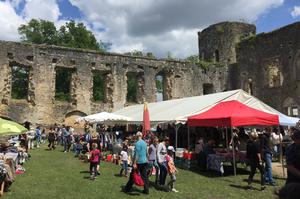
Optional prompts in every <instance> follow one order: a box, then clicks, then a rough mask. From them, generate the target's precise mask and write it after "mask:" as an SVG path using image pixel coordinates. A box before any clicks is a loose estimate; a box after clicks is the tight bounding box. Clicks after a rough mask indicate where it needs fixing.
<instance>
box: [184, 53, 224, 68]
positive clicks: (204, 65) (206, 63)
mask: <svg viewBox="0 0 300 199" xmlns="http://www.w3.org/2000/svg"><path fill="white" fill-rule="evenodd" d="M185 61H188V62H191V63H192V64H195V65H197V66H199V67H201V68H202V69H209V68H212V67H215V68H220V67H223V66H224V65H222V64H221V63H219V62H213V61H204V60H202V59H199V56H198V55H191V56H189V57H187V58H186V59H185Z"/></svg>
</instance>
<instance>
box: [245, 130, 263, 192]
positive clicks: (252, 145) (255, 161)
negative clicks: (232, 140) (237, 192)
mask: <svg viewBox="0 0 300 199" xmlns="http://www.w3.org/2000/svg"><path fill="white" fill-rule="evenodd" d="M257 139H258V134H257V133H256V132H252V133H251V134H250V140H249V141H248V143H247V158H248V160H249V163H250V169H251V172H250V175H249V178H248V189H251V190H252V189H253V187H252V185H251V184H252V181H253V177H254V175H255V172H256V168H258V170H259V171H260V175H261V190H264V189H265V177H264V167H263V165H262V159H261V154H260V146H259V141H258V140H257Z"/></svg>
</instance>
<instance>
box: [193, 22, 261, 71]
mask: <svg viewBox="0 0 300 199" xmlns="http://www.w3.org/2000/svg"><path fill="white" fill-rule="evenodd" d="M255 32H256V27H255V26H254V25H252V24H246V23H240V22H222V23H218V24H214V25H211V26H209V27H208V28H206V29H204V30H202V31H201V32H198V42H199V43H198V44H199V56H200V59H202V60H206V61H215V62H220V63H222V64H225V65H226V66H228V65H229V64H233V63H236V50H235V47H236V44H237V43H239V42H240V41H241V39H242V38H244V37H248V36H250V35H255Z"/></svg>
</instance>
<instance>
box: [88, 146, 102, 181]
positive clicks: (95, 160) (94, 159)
mask: <svg viewBox="0 0 300 199" xmlns="http://www.w3.org/2000/svg"><path fill="white" fill-rule="evenodd" d="M97 147H98V146H97V143H93V144H92V150H91V151H90V156H91V157H90V174H91V177H90V179H91V180H94V179H95V178H96V175H97V165H98V164H99V161H100V150H99V149H98V148H97Z"/></svg>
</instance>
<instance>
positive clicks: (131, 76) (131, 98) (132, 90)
mask: <svg viewBox="0 0 300 199" xmlns="http://www.w3.org/2000/svg"><path fill="white" fill-rule="evenodd" d="M137 85H138V81H137V74H136V73H127V96H126V100H127V102H133V103H137V96H136V95H137V89H138V87H137Z"/></svg>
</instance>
